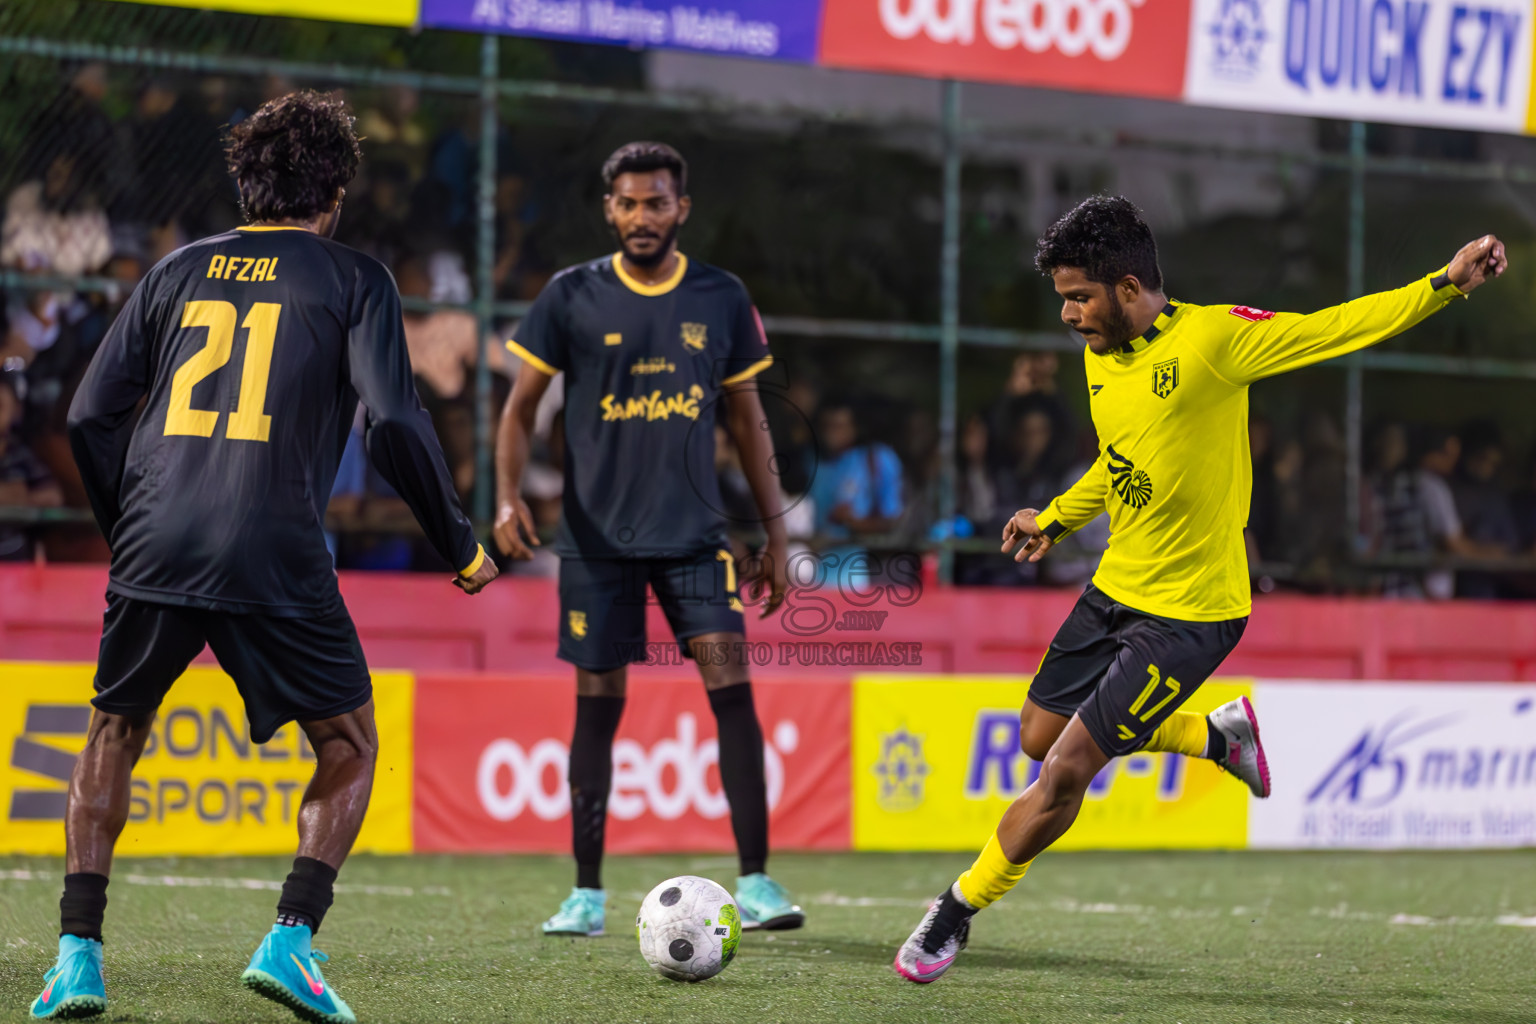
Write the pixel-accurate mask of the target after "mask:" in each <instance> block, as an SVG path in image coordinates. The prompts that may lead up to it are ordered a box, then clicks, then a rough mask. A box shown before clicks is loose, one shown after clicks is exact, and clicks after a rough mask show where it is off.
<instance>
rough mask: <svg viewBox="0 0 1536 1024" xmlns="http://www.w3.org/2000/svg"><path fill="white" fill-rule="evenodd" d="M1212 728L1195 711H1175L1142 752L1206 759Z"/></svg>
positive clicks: (1158, 728) (1159, 727) (1202, 716)
mask: <svg viewBox="0 0 1536 1024" xmlns="http://www.w3.org/2000/svg"><path fill="white" fill-rule="evenodd" d="M1210 732H1211V727H1210V725H1209V724H1207V723H1206V720H1205V716H1204V715H1201V714H1196V713H1195V712H1193V711H1175V712H1174V713H1173V714H1171V715H1169V716H1168V720H1167V721H1166V722H1164V723H1163V724H1162V725H1160V726H1158V727H1157V731H1156V732H1154V733H1153V734H1152V738H1151V739H1149V740H1148V741H1147V745H1146V746H1144V747H1142V748H1141V749H1142V750H1151V751H1156V752H1160V753H1169V754H1184V755H1185V756H1187V757H1204V756H1205V747H1206V743H1207V741H1208V740H1209V739H1210Z"/></svg>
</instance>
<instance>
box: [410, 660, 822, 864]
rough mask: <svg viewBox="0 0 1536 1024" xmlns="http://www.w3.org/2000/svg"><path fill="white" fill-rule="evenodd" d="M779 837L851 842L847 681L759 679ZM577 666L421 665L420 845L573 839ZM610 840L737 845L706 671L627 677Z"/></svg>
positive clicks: (784, 843)
mask: <svg viewBox="0 0 1536 1024" xmlns="http://www.w3.org/2000/svg"><path fill="white" fill-rule="evenodd" d="M752 689H753V693H754V695H755V697H756V700H757V712H758V717H759V719H760V720H761V721H762V724H763V736H764V739H765V741H766V743H765V747H766V750H765V755H764V759H765V761H766V769H767V775H768V806H769V809H770V818H769V835H770V837H771V840H772V843H773V847H774V848H775V849H781V850H782V849H799V850H846V849H848V848H849V846H850V843H851V826H850V813H851V796H850V792H849V789H850V787H849V775H848V771H849V769H848V765H849V736H850V735H851V731H850V724H851V723H850V713H851V712H850V701H851V694H852V688H851V684H850V682H849V681H848V680H847V679H846V678H844V679H804V680H800V679H797V680H786V681H784V682H774V681H770V682H754V683H753V686H752ZM575 718H576V698H575V684H574V682H573V680H572V679H571V677H570V676H567V675H559V676H547V675H539V676H512V675H506V676H496V675H481V674H475V675H461V676H454V675H432V674H427V675H421V676H418V677H417V684H416V769H415V771H416V779H415V781H416V785H415V810H416V815H415V847H416V849H417V850H418V851H422V852H444V851H481V852H525V853H526V852H542V853H559V852H565V851H568V850H569V849H570V845H571V820H570V795H569V792H568V790H567V788H566V777H565V776H566V765H567V762H568V759H569V756H570V737H571V728H572V725H573V724H574V722H575ZM613 760H614V772H613V791H612V794H611V796H610V798H609V801H608V812H609V813H608V850H609V852H612V853H661V852H676V851H682V850H690V851H691V850H699V851H730V850H732V849H734V845H735V844H734V841H733V840H732V838H731V823H730V808H729V806H728V805H727V803H726V799H725V793H724V792H723V790H722V789H721V786H720V769H719V744H718V741H717V739H716V735H715V719H714V715H713V714H712V713H711V712H710V710H709V701H708V699H707V698H706V697H705V694H704V686H703V684H702V683H701V682H699V680H698V679H697V677H695V678H691V679H690V678H686V677H679V678H676V679H646V678H643V677H642V678H636V677H634V676H632V677H631V679H630V683H629V701H628V703H627V704H626V705H625V710H624V720H623V722H622V723H621V724H620V726H619V734H618V738H617V739H616V740H615V742H614V749H613Z"/></svg>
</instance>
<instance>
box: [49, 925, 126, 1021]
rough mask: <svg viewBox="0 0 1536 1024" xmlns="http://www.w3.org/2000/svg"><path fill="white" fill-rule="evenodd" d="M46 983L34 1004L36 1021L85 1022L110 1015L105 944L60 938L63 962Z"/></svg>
mask: <svg viewBox="0 0 1536 1024" xmlns="http://www.w3.org/2000/svg"><path fill="white" fill-rule="evenodd" d="M43 980H44V981H45V982H47V983H48V984H47V986H46V987H45V988H44V989H43V994H42V995H40V996H38V997H37V998H36V999H34V1000H32V1019H33V1020H81V1019H82V1018H85V1017H95V1016H97V1015H99V1014H103V1013H106V1012H107V986H106V983H105V982H104V981H103V980H102V976H101V943H100V942H97V941H96V940H95V939H82V938H80V937H79V936H78V935H60V936H59V958H58V960H56V961H54V964H53V966H52V967H50V968H48V972H47V973H46V974H44V975H43Z"/></svg>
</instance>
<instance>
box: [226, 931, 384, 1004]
mask: <svg viewBox="0 0 1536 1024" xmlns="http://www.w3.org/2000/svg"><path fill="white" fill-rule="evenodd" d="M309 941H310V931H309V929H308V928H306V927H305V926H304V925H298V926H297V927H288V926H287V925H281V924H275V925H273V926H272V931H270V932H269V933H267V937H266V938H265V939H262V940H261V945H260V946H258V947H257V948H256V952H255V953H253V954H252V955H251V966H249V967H247V968H246V969H245V973H244V974H242V975H240V983H241V984H242V985H244V986H245V987H246V988H248V989H250V990H251V991H252V992H255V993H256V994H257V995H259V996H265V997H266V998H268V999H270V1000H272V1001H273V1002H274V1003H282V1004H283V1005H284V1006H286V1007H288V1009H290V1010H292V1011H293V1012H294V1015H295V1016H297V1017H298V1018H299V1019H300V1020H307V1021H309V1022H310V1024H357V1017H356V1015H354V1014H353V1013H352V1007H350V1006H348V1005H347V1004H346V1001H345V1000H344V999H342V998H341V996H340V995H339V994H338V993H337V991H336V990H335V989H333V988H331V987H330V986H329V985H327V984H326V983H325V978H324V977H323V976H322V975H321V974H320V965H321V964H323V963H325V961H326V960H327V959H328V958H327V957H326V955H325V954H324V953H321V952H320V951H319V950H313V949H310V947H309Z"/></svg>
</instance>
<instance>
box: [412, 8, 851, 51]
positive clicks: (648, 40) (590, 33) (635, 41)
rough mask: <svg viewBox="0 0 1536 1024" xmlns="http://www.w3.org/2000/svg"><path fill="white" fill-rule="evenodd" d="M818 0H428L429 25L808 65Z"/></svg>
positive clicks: (423, 16)
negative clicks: (696, 0) (692, 51)
mask: <svg viewBox="0 0 1536 1024" xmlns="http://www.w3.org/2000/svg"><path fill="white" fill-rule="evenodd" d="M820 16H821V3H820V0H708V2H690V0H422V5H421V23H422V25H423V26H424V27H427V28H457V29H464V30H466V31H471V32H499V33H507V34H510V35H521V36H544V37H545V38H549V39H567V40H571V41H573V42H580V43H607V44H609V45H618V46H633V47H646V48H658V47H659V48H662V49H673V50H694V51H698V52H701V53H715V54H720V55H721V56H732V57H756V58H759V59H765V60H787V61H799V62H801V63H810V62H811V61H814V60H815V59H816V36H817V30H818V27H819V21H820Z"/></svg>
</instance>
